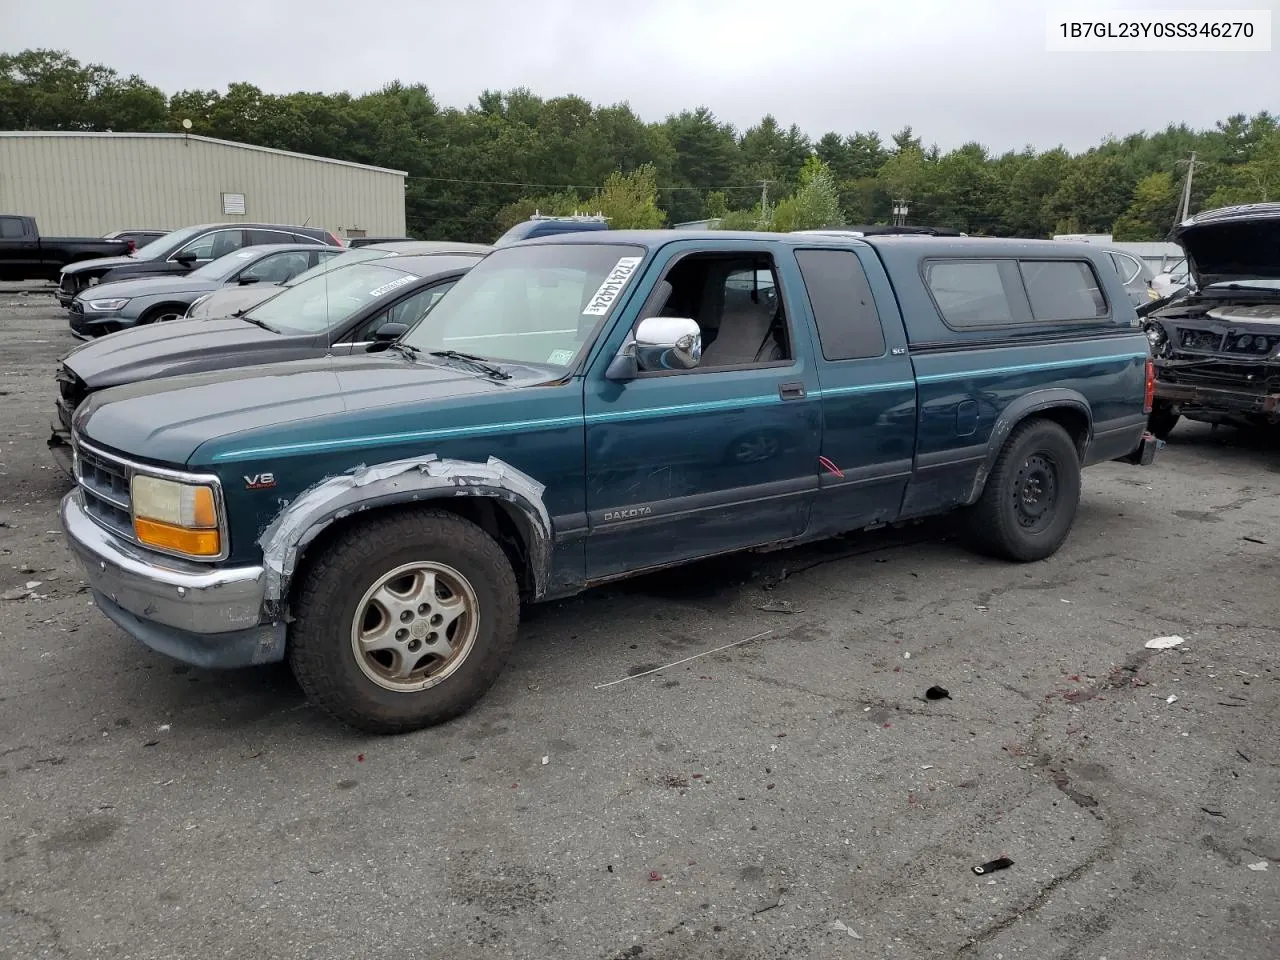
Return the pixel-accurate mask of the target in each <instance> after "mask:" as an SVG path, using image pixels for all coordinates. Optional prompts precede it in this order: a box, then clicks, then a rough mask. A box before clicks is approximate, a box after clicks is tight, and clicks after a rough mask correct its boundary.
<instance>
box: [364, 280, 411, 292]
mask: <svg viewBox="0 0 1280 960" xmlns="http://www.w3.org/2000/svg"><path fill="white" fill-rule="evenodd" d="M413 279H414V278H413V277H412V276H404V277H401V278H400V279H399V280H392V281H391V282H390V283H384V284H383V285H382V286H380V287H374V288H373V289H372V290H370V291H369V296H371V297H380V296H382V295H383V294H384V293H390V292H391V291H392V290H394V289H395V288H396V287H403V286H404V285H405V284H406V283H413Z"/></svg>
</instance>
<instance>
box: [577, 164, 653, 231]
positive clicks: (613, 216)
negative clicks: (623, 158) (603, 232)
mask: <svg viewBox="0 0 1280 960" xmlns="http://www.w3.org/2000/svg"><path fill="white" fill-rule="evenodd" d="M590 202H591V205H592V207H593V208H594V209H596V210H599V211H600V212H601V213H603V214H604V215H605V216H606V217H608V218H609V226H610V227H611V228H613V229H615V230H654V229H657V228H658V227H661V226H662V225H663V223H665V222H666V214H664V213H663V212H662V211H661V210H659V209H658V178H657V172H656V171H655V170H654V168H653V166H652V165H651V164H645V165H644V166H642V167H640V168H639V169H637V170H634V171H632V172H631V173H622V172H621V171H615V172H614V173H611V174H609V179H607V180H605V182H604V187H602V188H601V190H600V193H599V194H598V195H596V196H595V197H593V198H592V199H591V201H590Z"/></svg>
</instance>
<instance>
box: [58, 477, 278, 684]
mask: <svg viewBox="0 0 1280 960" xmlns="http://www.w3.org/2000/svg"><path fill="white" fill-rule="evenodd" d="M61 517H62V528H63V530H64V531H65V532H66V535H67V543H68V545H69V546H70V547H71V550H72V552H73V553H74V554H75V555H76V558H77V559H78V560H79V561H80V563H81V564H82V565H83V567H84V570H85V577H86V579H87V580H88V582H89V586H90V587H91V588H92V590H93V593H94V598H95V599H96V600H97V602H98V605H99V606H100V607H101V608H102V612H103V613H104V614H106V615H107V617H109V618H110V619H111V620H112V621H114V622H115V623H116V624H117V625H118V626H120V627H121V628H123V629H124V630H125V631H126V632H128V633H129V634H131V635H133V636H134V637H135V638H136V639H138V640H140V641H141V642H142V643H144V644H146V645H147V646H148V647H151V648H152V649H153V650H157V651H159V652H160V653H164V654H167V655H168V656H171V657H174V658H176V659H179V660H183V661H186V662H188V663H193V664H196V665H197V666H206V667H239V666H248V665H250V664H256V663H269V662H272V661H275V660H281V659H283V657H284V624H283V623H266V624H264V623H263V622H262V620H263V593H264V583H265V578H264V576H263V570H262V567H260V566H250V567H222V568H217V569H210V568H209V567H207V566H204V565H202V564H196V563H186V562H184V561H181V560H175V559H173V558H169V557H159V556H157V555H154V554H151V553H149V552H147V551H145V550H143V549H141V548H139V547H137V546H135V545H134V544H131V543H126V542H125V541H122V540H120V539H119V538H118V537H114V536H112V535H111V534H110V533H109V532H107V531H106V530H104V529H103V528H102V527H100V526H98V524H97V523H95V522H94V521H93V519H92V518H91V517H90V516H89V515H88V514H87V513H86V512H85V510H84V506H83V504H82V503H81V494H80V492H79V491H78V490H75V491H72V492H71V493H68V494H67V495H66V496H65V497H63V499H62V508H61Z"/></svg>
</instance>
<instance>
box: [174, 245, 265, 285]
mask: <svg viewBox="0 0 1280 960" xmlns="http://www.w3.org/2000/svg"><path fill="white" fill-rule="evenodd" d="M257 257H258V251H256V250H250V249H244V250H234V251H232V252H231V253H228V254H227V255H226V256H225V257H219V258H218V259H217V260H212V261H210V262H209V263H206V264H205V265H204V266H203V267H200V268H199V269H198V270H192V271H191V272H190V273H188V274H187V276H188V277H191V278H192V279H199V280H218V281H222V280H226V279H227V277H229V276H231V275H232V274H233V273H235V272H236V271H237V270H240V269H242V268H243V267H245V266H246V265H248V263H249V262H250V261H252V260H254V259H256V258H257Z"/></svg>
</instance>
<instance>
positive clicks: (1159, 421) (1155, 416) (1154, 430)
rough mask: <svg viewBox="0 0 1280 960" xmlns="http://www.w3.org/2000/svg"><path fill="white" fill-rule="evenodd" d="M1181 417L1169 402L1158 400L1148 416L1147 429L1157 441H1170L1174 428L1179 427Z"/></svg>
mask: <svg viewBox="0 0 1280 960" xmlns="http://www.w3.org/2000/svg"><path fill="white" fill-rule="evenodd" d="M1180 419H1181V415H1180V414H1179V413H1177V412H1176V411H1175V410H1174V409H1173V407H1172V406H1170V405H1169V404H1168V403H1167V402H1164V401H1160V400H1157V401H1156V402H1155V403H1153V404H1152V406H1151V413H1150V414H1148V415H1147V429H1148V430H1150V431H1151V435H1152V436H1153V437H1155V438H1156V439H1157V440H1168V439H1169V434H1171V433H1173V428H1174V427H1176V426H1177V425H1178V421H1179V420H1180Z"/></svg>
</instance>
